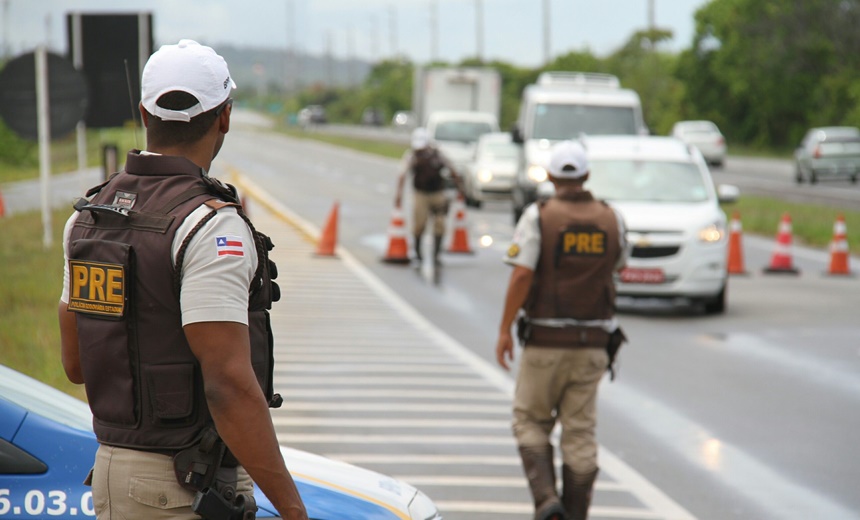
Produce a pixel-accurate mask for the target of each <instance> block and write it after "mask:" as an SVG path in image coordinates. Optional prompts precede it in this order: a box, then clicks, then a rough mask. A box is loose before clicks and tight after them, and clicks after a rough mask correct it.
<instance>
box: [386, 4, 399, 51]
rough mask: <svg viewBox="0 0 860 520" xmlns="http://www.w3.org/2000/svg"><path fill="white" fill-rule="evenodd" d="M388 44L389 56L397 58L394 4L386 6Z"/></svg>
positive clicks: (395, 10)
mask: <svg viewBox="0 0 860 520" xmlns="http://www.w3.org/2000/svg"><path fill="white" fill-rule="evenodd" d="M388 44H389V46H390V47H391V49H390V50H391V55H392V56H393V57H395V58H396V57H397V9H396V8H395V7H394V4H390V5H389V6H388Z"/></svg>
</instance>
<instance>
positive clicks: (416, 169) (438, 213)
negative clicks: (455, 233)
mask: <svg viewBox="0 0 860 520" xmlns="http://www.w3.org/2000/svg"><path fill="white" fill-rule="evenodd" d="M411 145H412V146H411V149H410V150H408V151H407V152H406V154H404V156H403V166H402V169H401V172H400V176H399V177H398V179H397V195H396V197H395V199H394V206H395V207H396V208H400V203H401V201H402V200H403V185H404V183H405V181H406V177H407V176H411V178H412V187H413V192H412V234H413V236H414V238H415V257H416V258H417V260H418V263H419V264H420V263H421V261H422V259H423V255H422V251H421V237H422V236H423V235H424V229H425V228H426V227H427V220H428V218H431V217H432V218H433V262H434V263H435V264H437V265H438V264H439V251H440V249H441V247H442V238H443V236H444V235H445V220H446V219H447V216H448V206H449V200H448V193H447V192H446V189H445V188H446V187H445V177H444V176H443V175H442V172H443V170H445V169H447V170H448V173H449V174H450V175H451V180H452V181H453V182H454V184H455V186H456V187H457V190H458V191H459V192H460V193H463V183H462V179H461V178H460V176H459V175H458V174H457V171H456V170H455V169H454V166H453V164H451V162H450V161H449V160H448V159H447V158H445V156H444V155H442V152H440V151H439V150H438V149H437V148H436V147H435V146H433V145H432V143H431V142H430V136H429V135H427V130H425V129H424V128H416V129H415V130H413V131H412V139H411Z"/></svg>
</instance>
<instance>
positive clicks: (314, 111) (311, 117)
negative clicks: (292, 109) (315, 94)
mask: <svg viewBox="0 0 860 520" xmlns="http://www.w3.org/2000/svg"><path fill="white" fill-rule="evenodd" d="M326 121H328V119H327V118H326V115H325V108H323V107H322V105H308V106H306V107H305V108H303V109H301V110H299V124H300V125H302V126H307V125H312V124H317V125H319V124H323V123H325V122H326Z"/></svg>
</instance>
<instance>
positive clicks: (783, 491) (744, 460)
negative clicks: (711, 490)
mask: <svg viewBox="0 0 860 520" xmlns="http://www.w3.org/2000/svg"><path fill="white" fill-rule="evenodd" d="M607 386H608V388H605V389H602V390H601V392H602V393H603V395H602V396H601V400H602V402H601V406H611V407H614V408H617V409H618V410H619V411H620V412H621V413H622V414H624V416H625V417H626V418H628V419H630V420H631V421H633V422H635V423H636V424H637V425H638V428H640V429H641V431H643V432H644V433H646V434H648V435H651V436H653V437H654V438H656V439H664V440H671V442H666V446H667V447H669V448H670V449H672V450H674V451H675V452H677V453H678V454H679V455H680V456H681V457H682V458H683V459H684V460H688V461H690V462H691V463H692V464H695V465H697V466H698V467H700V468H702V469H703V470H705V471H708V472H710V473H712V474H714V475H716V476H718V477H724V476H726V475H731V478H722V479H721V481H722V482H723V483H724V484H725V485H726V486H729V487H731V488H733V489H734V490H735V491H736V492H737V493H738V494H739V495H742V496H744V497H746V498H747V499H749V500H750V501H751V502H753V503H755V504H758V505H759V506H760V507H761V508H762V509H763V510H764V511H767V512H768V513H770V514H771V515H773V516H774V518H827V519H828V520H831V519H833V520H836V519H843V518H844V519H849V518H857V515H856V512H853V511H849V510H847V509H846V508H845V507H844V506H842V505H841V504H839V503H837V502H835V501H833V500H831V499H829V498H827V497H826V496H824V495H821V494H819V493H817V492H816V491H813V490H811V489H807V488H805V487H803V486H801V485H798V484H796V483H794V482H792V481H791V480H789V479H787V478H785V477H784V476H783V475H780V474H779V473H778V472H776V471H774V470H773V469H771V468H770V467H768V466H767V465H766V464H763V463H761V462H759V461H758V460H756V458H755V457H753V456H751V455H749V454H747V453H745V452H744V451H743V450H741V449H738V448H736V447H734V446H732V445H731V444H728V443H725V442H724V441H722V440H720V439H719V438H717V437H716V436H715V435H713V434H712V433H711V432H709V431H708V430H706V429H705V428H703V427H702V426H701V425H699V424H698V423H696V422H694V421H691V420H690V419H688V418H687V417H685V416H684V415H682V414H679V413H678V412H675V411H674V410H672V409H670V408H669V407H667V406H665V405H663V404H661V403H660V402H659V401H657V400H655V399H651V398H649V397H648V396H647V395H645V394H644V393H643V392H642V391H641V389H637V390H635V391H634V390H631V389H629V388H627V387H625V386H624V385H623V384H614V385H607ZM607 454H608V452H607ZM600 456H601V457H603V456H604V452H603V451H601V454H600ZM609 457H611V454H608V457H607V459H608V458H609ZM613 474H614V473H613ZM627 478H630V477H627ZM645 482H646V481H644V480H643V483H645ZM654 498H657V497H654ZM654 498H652V499H649V500H646V499H645V498H642V501H643V502H644V503H646V504H650V503H652V501H653V499H654ZM672 518H675V517H672Z"/></svg>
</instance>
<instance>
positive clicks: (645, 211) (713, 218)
mask: <svg viewBox="0 0 860 520" xmlns="http://www.w3.org/2000/svg"><path fill="white" fill-rule="evenodd" d="M587 187H588V185H587V184H586V188H587ZM607 202H609V204H610V205H611V206H612V207H613V208H615V209H617V210H618V212H619V213H621V216H622V217H624V223H625V224H626V225H627V230H628V231H630V232H638V233H642V232H677V233H684V234H688V233H698V231H699V230H700V229H701V228H703V227H705V226H708V225H711V224H714V223H717V222H720V223H725V221H726V216H725V214H724V213H723V212H722V211H721V210H720V209H719V207H718V206H716V205H715V204H714V203H713V202H712V201H703V202H685V203H678V202H652V201H648V202H629V201H613V200H610V201H607Z"/></svg>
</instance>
